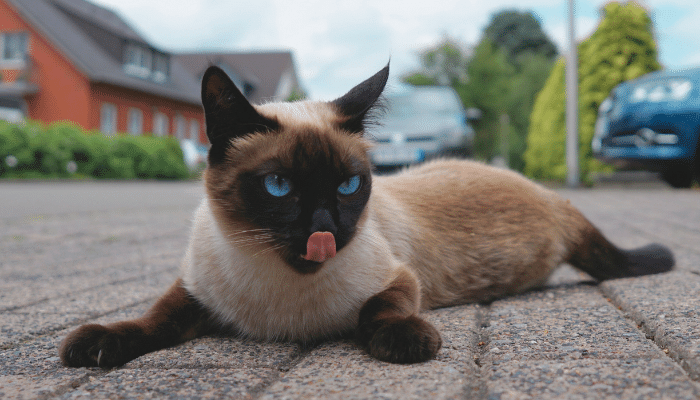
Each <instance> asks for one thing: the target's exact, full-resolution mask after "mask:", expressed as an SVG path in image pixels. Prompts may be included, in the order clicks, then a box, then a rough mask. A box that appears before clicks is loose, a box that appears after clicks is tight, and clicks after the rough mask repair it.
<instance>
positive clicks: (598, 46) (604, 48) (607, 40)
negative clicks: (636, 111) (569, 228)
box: [525, 2, 661, 180]
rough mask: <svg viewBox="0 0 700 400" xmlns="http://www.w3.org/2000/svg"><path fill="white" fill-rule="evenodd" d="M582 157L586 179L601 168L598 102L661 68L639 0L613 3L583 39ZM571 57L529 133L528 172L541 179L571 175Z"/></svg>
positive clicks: (557, 70)
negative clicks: (596, 138)
mask: <svg viewBox="0 0 700 400" xmlns="http://www.w3.org/2000/svg"><path fill="white" fill-rule="evenodd" d="M578 54H579V57H578V60H579V65H578V75H579V76H578V78H579V99H578V100H579V130H578V133H579V143H580V146H579V163H580V173H581V178H582V179H584V180H585V179H587V178H588V173H589V172H591V171H594V170H598V169H600V168H601V165H600V164H599V163H597V162H596V161H595V160H594V159H593V157H592V151H591V140H592V139H593V131H594V127H595V121H596V118H597V114H598V107H599V106H600V104H601V103H602V102H603V100H605V98H606V97H607V96H608V94H609V93H610V91H611V90H612V89H613V88H614V87H615V86H617V85H618V84H619V83H621V82H623V81H627V80H631V79H635V78H637V77H639V76H641V75H644V74H646V73H648V72H652V71H655V70H658V69H660V68H661V66H660V64H659V62H658V60H657V50H656V43H655V41H654V37H653V34H652V21H651V19H650V18H649V16H648V15H647V12H646V10H645V9H644V8H643V7H641V6H639V5H638V4H636V3H634V2H627V3H624V4H620V3H617V2H611V3H608V4H607V5H606V6H605V7H604V9H603V18H602V20H601V22H600V24H599V25H598V28H597V29H596V31H595V32H594V33H593V34H592V35H591V36H590V37H589V38H588V39H586V40H585V41H584V42H582V43H580V44H579V45H578ZM564 70H565V60H564V59H563V58H562V59H560V60H559V61H558V62H557V64H556V65H555V67H554V68H553V69H552V72H551V74H550V76H549V78H548V79H547V82H546V83H545V86H544V87H543V88H542V90H541V91H540V92H539V93H538V95H537V99H536V100H535V105H534V107H533V111H532V114H531V116H530V128H529V130H528V136H527V150H526V152H525V173H526V174H527V175H528V176H530V177H532V178H537V179H556V180H564V179H565V177H566V159H565V148H566V118H565V115H566V94H565V89H566V88H565V84H564Z"/></svg>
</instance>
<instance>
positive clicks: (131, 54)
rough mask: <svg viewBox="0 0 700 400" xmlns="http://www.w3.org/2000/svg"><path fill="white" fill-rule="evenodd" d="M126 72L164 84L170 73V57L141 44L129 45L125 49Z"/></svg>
mask: <svg viewBox="0 0 700 400" xmlns="http://www.w3.org/2000/svg"><path fill="white" fill-rule="evenodd" d="M124 72H126V73H127V74H129V75H133V76H137V77H139V78H143V79H151V80H153V81H154V82H156V83H164V82H166V81H167V80H168V75H169V73H170V56H169V55H168V54H166V53H161V52H159V51H157V50H154V49H152V48H150V47H147V46H145V45H142V44H140V43H128V44H127V45H126V46H125V47H124Z"/></svg>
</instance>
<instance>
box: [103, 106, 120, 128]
mask: <svg viewBox="0 0 700 400" xmlns="http://www.w3.org/2000/svg"><path fill="white" fill-rule="evenodd" d="M118 116H119V115H118V111H117V106H116V105H114V104H112V103H102V107H101V108H100V132H102V133H103V134H104V135H106V136H114V135H115V134H116V133H117V119H118Z"/></svg>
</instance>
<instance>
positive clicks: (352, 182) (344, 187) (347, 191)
mask: <svg viewBox="0 0 700 400" xmlns="http://www.w3.org/2000/svg"><path fill="white" fill-rule="evenodd" d="M361 182H362V180H361V179H360V176H359V175H355V176H353V177H351V178H350V179H348V180H347V181H345V182H343V183H341V184H340V186H338V193H340V194H342V195H344V196H348V195H351V194H353V193H355V192H357V191H358V190H359V189H360V183H361Z"/></svg>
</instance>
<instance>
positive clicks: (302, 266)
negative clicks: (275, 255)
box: [287, 256, 323, 275]
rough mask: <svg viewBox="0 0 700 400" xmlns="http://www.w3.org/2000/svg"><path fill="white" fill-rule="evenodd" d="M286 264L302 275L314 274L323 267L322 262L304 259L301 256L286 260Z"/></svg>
mask: <svg viewBox="0 0 700 400" xmlns="http://www.w3.org/2000/svg"><path fill="white" fill-rule="evenodd" d="M287 264H289V266H290V267H291V268H292V269H294V270H295V271H297V272H298V273H300V274H302V275H310V274H314V273H316V272H318V271H319V270H320V269H321V268H322V267H323V263H321V262H317V261H311V260H306V259H304V258H303V257H302V256H298V258H296V257H295V258H294V260H287Z"/></svg>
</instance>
